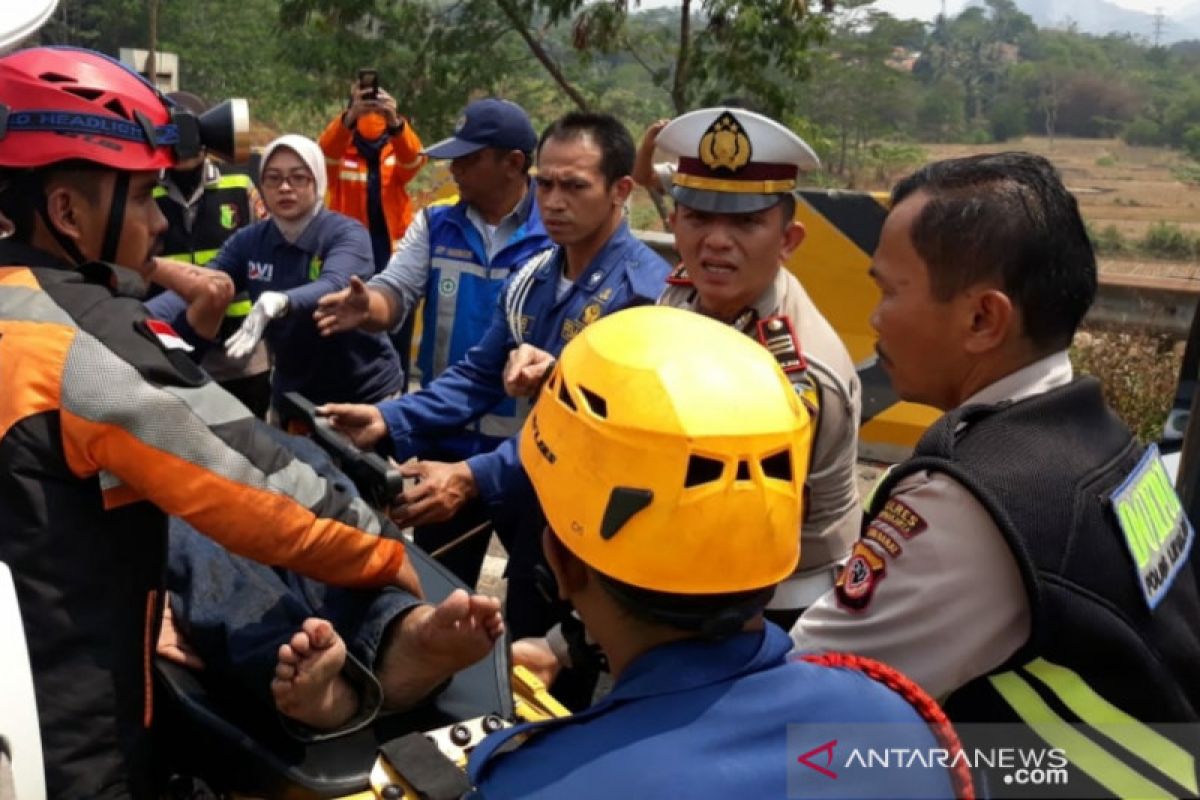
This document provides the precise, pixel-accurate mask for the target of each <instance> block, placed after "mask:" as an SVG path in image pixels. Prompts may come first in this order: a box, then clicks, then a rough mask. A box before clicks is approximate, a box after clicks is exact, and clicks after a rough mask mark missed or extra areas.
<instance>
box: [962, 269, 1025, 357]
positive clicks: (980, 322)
mask: <svg viewBox="0 0 1200 800" xmlns="http://www.w3.org/2000/svg"><path fill="white" fill-rule="evenodd" d="M962 301H963V303H964V309H963V310H964V313H965V314H967V315H969V317H968V320H967V323H968V324H967V325H966V326H965V327H966V330H965V331H964V337H963V346H964V347H965V348H966V350H967V352H969V353H973V354H976V355H977V354H980V353H986V352H989V351H991V350H994V349H995V348H997V347H999V346H1000V345H1001V344H1003V343H1004V342H1005V341H1006V340H1007V339H1008V338H1009V337H1011V336H1012V335H1013V333H1014V326H1017V325H1019V324H1020V319H1019V315H1018V314H1017V308H1016V306H1014V305H1013V301H1012V298H1011V297H1009V296H1008V295H1007V294H1005V293H1004V292H1002V291H1000V290H999V289H996V288H989V287H983V286H980V287H977V288H974V289H968V290H967V291H966V292H964V293H963V296H962ZM1017 333H1019V331H1017Z"/></svg>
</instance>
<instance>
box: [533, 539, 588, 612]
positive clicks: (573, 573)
mask: <svg viewBox="0 0 1200 800" xmlns="http://www.w3.org/2000/svg"><path fill="white" fill-rule="evenodd" d="M542 552H544V553H545V554H546V563H547V564H549V565H550V572H551V573H552V574H553V575H554V581H555V583H557V584H558V599H559V600H570V599H571V597H572V596H573V595H575V594H577V593H578V592H579V591H581V590H582V589H583V588H584V587H585V586H587V583H588V574H587V568H586V567H585V566H584V564H583V562H582V561H580V560H579V559H578V558H576V557H575V556H574V554H573V553H571V551H569V550H567V548H565V547H563V545H562V543H561V542H559V541H558V537H557V536H555V535H554V531H552V530H550V526H549V525H547V526H546V527H545V528H544V529H543V530H542Z"/></svg>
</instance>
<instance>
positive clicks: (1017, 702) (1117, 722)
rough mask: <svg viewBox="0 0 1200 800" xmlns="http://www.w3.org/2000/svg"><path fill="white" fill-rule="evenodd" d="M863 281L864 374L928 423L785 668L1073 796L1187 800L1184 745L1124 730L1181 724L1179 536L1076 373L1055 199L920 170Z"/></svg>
mask: <svg viewBox="0 0 1200 800" xmlns="http://www.w3.org/2000/svg"><path fill="white" fill-rule="evenodd" d="M871 276H872V277H873V278H874V280H875V283H876V284H877V285H878V286H879V290H880V294H881V297H880V299H879V302H878V304H877V305H876V307H875V310H874V311H873V312H872V314H871V326H872V327H873V328H874V329H875V330H876V332H877V333H878V334H879V341H878V345H877V350H878V352H879V361H880V364H882V365H883V368H884V369H885V370H887V373H888V377H889V378H890V379H891V381H892V385H893V387H895V390H896V393H897V394H898V395H899V396H900V397H901V398H902V399H904V400H908V401H910V402H916V403H924V404H926V405H931V406H934V407H936V408H939V409H942V410H943V411H944V412H945V415H944V416H943V417H942V418H941V419H939V420H938V421H937V422H935V423H934V424H933V426H932V427H931V428H930V429H929V430H928V431H927V432H926V433H925V435H924V436H923V437H922V439H921V441H920V442H918V444H917V446H916V450H915V452H914V454H913V456H912V458H910V459H909V460H908V461H906V462H904V463H902V464H899V465H897V466H896V467H895V468H894V469H893V470H892V471H891V472H890V473H888V475H887V476H886V477H885V478H884V480H883V481H882V482H881V483H880V485H879V486H878V487H877V488H876V490H875V491H874V492H873V495H872V498H871V500H870V502H869V505H868V512H867V518H866V522H865V525H864V528H863V531H862V536H861V538H860V539H859V540H858V542H857V543H856V544H855V546H854V551H853V553H852V554H851V557H850V560H849V561H848V562H847V565H846V568H845V570H844V572H843V573H842V576H841V578H840V579H839V580H838V584H837V588H836V590H835V591H834V592H830V593H829V594H828V595H826V596H825V597H823V598H822V599H821V600H820V601H818V602H817V604H816V605H814V606H813V607H811V608H810V609H809V610H808V611H807V612H805V614H804V615H803V616H802V617H801V618H800V621H799V623H798V624H797V625H796V627H795V628H794V629H793V631H792V637H793V638H794V639H795V641H796V645H797V647H798V648H799V649H801V650H846V651H851V652H856V653H861V654H863V655H866V656H869V657H872V658H877V659H880V660H882V661H886V662H888V663H890V664H892V665H893V666H895V667H897V668H899V669H900V670H902V671H903V672H905V673H906V674H907V675H909V676H910V677H912V678H913V679H914V680H916V681H917V682H918V683H920V684H921V686H922V687H923V688H924V689H925V690H926V691H928V692H929V693H930V694H931V695H933V696H935V697H937V698H939V699H942V700H943V701H944V705H945V707H946V711H947V713H948V714H949V716H950V718H951V720H953V721H954V722H956V723H959V722H991V723H1001V722H1002V723H1013V724H1011V725H1009V726H1007V728H1008V729H1009V730H1010V731H1012V734H1011V736H1010V737H1009V738H1008V739H1007V740H1006V741H1005V742H1004V743H1005V744H1006V745H1010V746H1011V745H1013V744H1017V743H1021V742H1026V743H1029V744H1030V745H1031V746H1035V747H1041V748H1043V749H1044V748H1046V747H1047V746H1050V747H1058V748H1061V749H1062V750H1063V751H1064V752H1065V753H1066V758H1067V759H1068V760H1069V762H1070V776H1069V785H1070V786H1071V792H1072V794H1078V795H1079V796H1088V797H1100V796H1112V795H1113V794H1116V795H1117V796H1126V797H1129V796H1141V797H1149V796H1160V797H1182V796H1195V794H1196V792H1197V774H1196V762H1195V757H1194V756H1195V753H1196V752H1200V751H1198V749H1197V746H1198V745H1200V742H1198V741H1197V738H1196V734H1195V732H1194V731H1195V727H1196V726H1195V725H1194V724H1191V725H1184V724H1176V725H1165V726H1161V727H1157V728H1151V727H1150V726H1149V725H1147V724H1144V723H1195V722H1197V721H1198V720H1200V682H1197V680H1196V675H1197V670H1198V668H1200V628H1198V627H1197V625H1196V621H1197V619H1200V592H1198V590H1197V573H1196V569H1195V566H1194V560H1193V559H1192V558H1191V557H1190V554H1191V552H1192V548H1193V544H1194V538H1195V534H1194V532H1193V530H1192V526H1191V524H1190V523H1189V521H1188V520H1187V518H1186V517H1185V516H1184V514H1183V509H1182V507H1181V506H1180V503H1179V501H1178V499H1177V498H1176V497H1175V494H1174V491H1173V489H1172V488H1171V486H1170V482H1169V479H1168V477H1167V474H1166V471H1165V470H1164V468H1163V466H1162V464H1161V462H1160V460H1159V458H1158V453H1157V449H1156V448H1154V447H1153V446H1151V447H1150V448H1148V449H1147V448H1144V447H1142V446H1141V445H1140V444H1139V443H1138V442H1137V441H1136V440H1135V439H1134V438H1133V436H1132V434H1131V433H1130V432H1129V430H1128V429H1127V428H1126V427H1125V425H1124V424H1123V423H1122V422H1121V421H1120V420H1119V419H1118V418H1117V417H1116V415H1115V414H1113V412H1112V411H1111V409H1109V408H1108V406H1107V405H1106V404H1105V402H1104V398H1103V396H1102V394H1101V390H1100V384H1099V382H1098V381H1096V380H1095V379H1094V378H1091V377H1083V378H1076V377H1075V376H1074V374H1073V370H1072V367H1071V362H1070V359H1069V358H1068V355H1067V348H1068V347H1069V346H1070V344H1071V340H1072V337H1073V335H1074V333H1075V330H1076V328H1077V326H1078V325H1079V323H1080V321H1081V320H1082V319H1083V316H1084V313H1085V312H1086V311H1087V309H1088V307H1089V306H1090V305H1091V303H1092V299H1093V298H1094V296H1095V293H1096V260H1095V256H1094V254H1093V251H1092V245H1091V241H1090V240H1089V238H1088V234H1087V231H1086V229H1085V228H1084V224H1083V220H1082V219H1081V217H1080V215H1079V208H1078V205H1077V204H1076V201H1075V198H1074V197H1072V196H1071V194H1070V193H1069V192H1068V191H1067V189H1066V188H1065V187H1064V186H1063V183H1062V179H1061V178H1060V177H1059V175H1058V172H1057V171H1056V170H1055V169H1054V167H1053V166H1052V165H1051V164H1050V162H1048V161H1047V160H1046V159H1044V158H1042V157H1040V156H1035V155H1031V154H1029V153H998V154H985V155H978V156H970V157H967V158H960V159H952V160H948V161H939V162H935V163H933V164H929V165H928V166H926V167H924V168H922V169H920V170H918V171H917V172H916V173H914V174H913V175H910V176H909V177H907V178H905V179H904V180H902V181H901V182H900V183H899V184H898V185H897V186H896V188H895V189H894V190H893V191H892V208H891V212H890V213H889V214H888V217H887V220H886V221H885V223H884V226H883V231H882V234H881V237H880V240H879V247H878V248H877V249H876V251H875V256H874V259H873V261H872V263H871ZM1017 723H1020V724H1017ZM993 727H996V728H998V727H999V726H993ZM1081 734H1087V735H1090V736H1092V737H1095V738H1099V737H1104V738H1106V739H1107V740H1108V742H1109V746H1108V747H1107V748H1106V749H1101V748H1095V749H1094V750H1093V749H1092V748H1090V747H1089V746H1088V743H1089V742H1090V739H1086V737H1085V736H1082V735H1081ZM1080 739H1084V741H1082V742H1081V741H1080ZM1147 747H1149V748H1152V749H1147ZM1134 757H1136V759H1140V760H1136V759H1135V758H1134Z"/></svg>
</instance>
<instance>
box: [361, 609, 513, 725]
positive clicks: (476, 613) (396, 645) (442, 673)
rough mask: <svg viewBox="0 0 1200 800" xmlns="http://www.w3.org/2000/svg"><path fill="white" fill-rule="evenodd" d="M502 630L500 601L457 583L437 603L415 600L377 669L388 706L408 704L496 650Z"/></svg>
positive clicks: (382, 652) (390, 637)
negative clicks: (462, 587)
mask: <svg viewBox="0 0 1200 800" xmlns="http://www.w3.org/2000/svg"><path fill="white" fill-rule="evenodd" d="M503 633H504V621H503V619H502V618H501V616H500V601H499V600H497V599H496V598H494V597H486V596H484V595H478V594H476V595H469V594H467V593H466V592H465V591H463V590H462V589H456V590H454V592H452V593H451V594H450V596H449V597H447V598H446V599H445V600H443V601H442V602H441V603H440V604H438V605H437V606H427V605H423V606H417V607H416V608H414V609H413V610H412V611H410V612H408V613H407V614H405V615H404V617H403V619H401V620H400V623H399V624H398V625H393V626H392V627H391V628H390V629H389V630H388V633H387V636H386V637H385V641H384V643H383V647H382V648H381V650H380V655H379V657H378V659H377V660H376V664H375V666H376V670H375V673H376V675H378V677H379V682H380V683H381V684H382V685H383V701H384V704H385V705H386V706H387V707H388V708H390V709H401V708H408V707H409V706H412V705H414V704H415V703H417V702H418V701H419V700H421V698H423V697H425V696H426V695H427V694H429V693H430V692H431V691H433V689H434V688H436V687H437V686H438V684H440V683H441V682H442V681H444V680H446V679H447V678H449V677H450V676H451V675H453V674H454V673H455V672H458V671H459V670H460V669H462V668H464V667H468V666H470V665H471V664H474V663H475V662H476V661H478V660H479V659H481V658H483V657H484V656H486V655H487V654H488V653H490V652H491V651H492V645H493V644H494V643H495V641H496V639H498V638H500V636H501V635H502V634H503Z"/></svg>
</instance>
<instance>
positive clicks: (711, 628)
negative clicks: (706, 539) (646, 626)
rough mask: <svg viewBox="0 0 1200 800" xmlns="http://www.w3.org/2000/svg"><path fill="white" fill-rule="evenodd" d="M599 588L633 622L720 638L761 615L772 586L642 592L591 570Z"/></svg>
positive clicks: (772, 595) (769, 597)
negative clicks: (704, 591) (708, 591)
mask: <svg viewBox="0 0 1200 800" xmlns="http://www.w3.org/2000/svg"><path fill="white" fill-rule="evenodd" d="M590 569H591V570H592V573H593V574H594V575H595V576H596V578H597V579H598V582H599V584H600V586H601V587H602V588H603V589H604V591H605V593H606V594H608V596H609V597H611V598H612V599H613V601H614V602H615V603H616V604H617V605H618V606H620V607H621V609H623V610H624V611H625V613H627V614H628V615H629V616H631V617H633V618H634V619H638V620H641V621H642V622H648V623H651V624H654V625H664V626H666V627H668V628H675V629H676V630H682V631H688V632H690V633H695V634H699V635H700V636H702V637H704V638H707V639H721V638H724V637H727V636H733V635H734V634H736V633H740V632H741V630H742V627H743V626H744V625H745V624H746V622H747V621H749V620H751V619H753V618H754V617H756V616H758V615H759V614H761V613H762V612H763V609H765V608H766V607H767V604H768V603H769V602H771V598H772V597H774V596H775V586H774V585H771V586H766V587H763V588H760V589H750V590H748V591H744V592H724V593H719V594H672V593H668V592H657V591H654V590H652V589H642V588H640V587H638V586H633V585H631V584H628V583H625V582H624V581H619V580H617V579H616V578H614V577H612V576H611V575H606V574H604V573H603V572H600V571H599V570H596V569H594V568H590Z"/></svg>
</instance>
